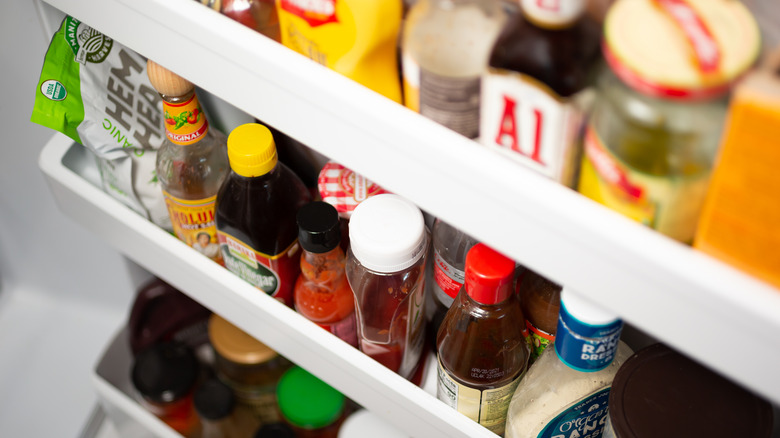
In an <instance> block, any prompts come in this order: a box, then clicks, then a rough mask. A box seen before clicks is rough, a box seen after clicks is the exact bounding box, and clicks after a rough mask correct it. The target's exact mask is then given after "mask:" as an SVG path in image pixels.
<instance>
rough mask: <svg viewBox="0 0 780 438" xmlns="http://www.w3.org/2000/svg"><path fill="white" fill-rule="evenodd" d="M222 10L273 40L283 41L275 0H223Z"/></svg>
mask: <svg viewBox="0 0 780 438" xmlns="http://www.w3.org/2000/svg"><path fill="white" fill-rule="evenodd" d="M221 11H222V13H223V14H225V15H226V16H228V17H230V18H232V19H233V20H235V21H238V22H239V23H241V24H243V25H244V26H246V27H248V28H250V29H254V30H256V31H258V32H260V33H261V34H263V35H265V36H267V37H268V38H271V39H272V40H274V41H276V42H277V43H278V42H281V41H282V39H281V35H280V31H279V14H277V12H276V4H274V0H222V8H221Z"/></svg>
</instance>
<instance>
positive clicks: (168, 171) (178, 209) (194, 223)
mask: <svg viewBox="0 0 780 438" xmlns="http://www.w3.org/2000/svg"><path fill="white" fill-rule="evenodd" d="M146 68H147V74H148V75H149V80H150V82H151V83H152V86H153V87H154V88H155V89H156V90H157V92H158V93H160V96H161V97H162V99H163V111H164V114H165V135H166V139H165V141H164V142H163V145H162V146H161V147H160V150H159V151H158V152H157V163H156V168H157V177H158V178H159V179H160V186H161V187H162V190H163V196H164V197H165V204H166V205H167V207H168V214H169V215H170V217H171V223H172V225H173V231H174V233H175V234H176V237H178V238H179V240H181V241H182V242H184V243H186V244H187V245H189V246H191V247H193V248H194V249H196V250H197V251H198V252H200V253H202V254H204V255H205V256H207V257H209V258H210V259H212V260H214V261H216V262H218V263H220V264H222V263H223V262H222V257H221V255H220V253H219V246H218V244H217V229H216V224H215V222H214V203H215V201H216V195H217V191H218V190H219V187H220V185H222V181H224V179H225V176H226V175H227V172H228V170H229V169H228V159H227V152H226V149H225V136H224V135H223V134H222V133H220V132H219V131H217V130H216V129H209V123H208V120H206V115H205V114H204V113H203V109H202V108H201V106H200V103H199V102H198V96H197V95H196V94H195V86H194V85H193V84H192V83H191V82H189V81H187V80H186V79H184V78H182V77H180V76H177V75H176V74H174V73H172V72H170V71H168V70H166V69H165V68H163V67H161V66H160V65H158V64H156V63H154V62H152V61H148V63H147V67H146Z"/></svg>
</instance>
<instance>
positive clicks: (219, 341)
mask: <svg viewBox="0 0 780 438" xmlns="http://www.w3.org/2000/svg"><path fill="white" fill-rule="evenodd" d="M209 338H210V339H211V345H212V346H213V347H214V351H215V353H216V354H215V358H214V368H215V371H216V374H217V377H219V379H220V380H222V381H223V382H224V383H225V384H226V385H228V386H229V387H230V388H231V389H232V390H233V392H234V393H235V394H236V398H237V401H238V402H240V403H243V404H245V405H247V406H249V407H251V409H252V410H253V412H254V414H255V415H257V416H258V417H259V418H260V421H261V422H263V423H266V422H275V421H279V417H278V414H277V412H276V395H275V393H276V384H277V382H278V381H279V378H280V377H281V376H282V375H283V374H284V372H285V371H287V370H288V369H289V368H290V366H291V363H290V362H289V361H288V360H287V359H286V358H284V357H283V356H280V355H279V353H277V352H276V351H274V350H272V349H271V348H269V347H268V346H267V345H265V344H263V343H262V342H260V341H258V340H256V339H255V338H253V337H252V336H250V335H248V334H247V333H246V332H244V331H243V330H241V329H239V328H238V327H236V326H234V325H233V324H231V323H229V322H228V321H227V320H225V319H224V318H222V317H220V316H219V315H216V314H214V315H212V316H211V319H210V320H209Z"/></svg>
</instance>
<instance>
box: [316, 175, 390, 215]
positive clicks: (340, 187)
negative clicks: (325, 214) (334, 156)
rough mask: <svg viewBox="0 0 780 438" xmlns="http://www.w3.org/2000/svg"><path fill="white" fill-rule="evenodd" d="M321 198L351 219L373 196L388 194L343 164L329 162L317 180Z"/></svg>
mask: <svg viewBox="0 0 780 438" xmlns="http://www.w3.org/2000/svg"><path fill="white" fill-rule="evenodd" d="M317 186H318V188H319V191H320V197H322V200H323V201H325V202H327V203H328V204H330V205H332V206H334V207H336V211H338V212H339V214H340V215H341V216H342V217H344V218H346V219H349V218H350V216H351V215H352V212H353V211H354V210H355V207H357V206H358V204H360V203H361V202H363V201H365V200H366V199H368V198H369V197H371V196H375V195H380V194H382V193H388V192H387V191H386V190H385V189H383V188H382V187H380V186H379V185H377V184H375V183H373V182H371V181H369V180H368V179H366V178H365V177H363V176H362V175H359V174H357V173H355V172H353V171H351V170H350V169H347V168H346V167H344V166H342V165H341V164H338V163H335V162H333V161H330V162H328V163H327V164H325V166H324V167H323V168H322V170H321V171H320V176H319V178H318V179H317Z"/></svg>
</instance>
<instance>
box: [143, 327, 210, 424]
mask: <svg viewBox="0 0 780 438" xmlns="http://www.w3.org/2000/svg"><path fill="white" fill-rule="evenodd" d="M198 372H199V366H198V361H197V359H196V358H195V354H194V353H193V352H192V350H191V349H190V348H189V347H187V346H186V345H184V344H183V343H181V342H178V341H168V342H163V343H159V344H154V345H152V346H150V347H147V348H146V349H144V350H142V351H141V352H139V353H138V355H137V356H136V357H135V360H134V361H133V366H132V371H131V379H132V382H133V387H134V388H135V389H136V391H137V392H138V396H139V402H140V404H141V406H143V407H144V408H146V409H147V410H148V411H149V412H151V413H152V414H154V415H156V416H157V417H158V418H159V419H160V420H162V421H163V422H165V423H166V424H167V425H168V426H170V427H171V428H172V429H174V430H175V431H177V432H179V433H180V434H182V435H184V436H190V435H192V434H194V433H197V432H198V430H199V423H198V415H197V414H196V412H195V408H194V406H193V400H192V394H193V390H194V389H195V384H196V381H197V377H198Z"/></svg>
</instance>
